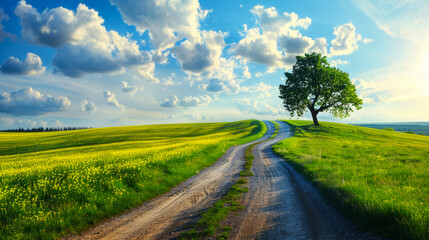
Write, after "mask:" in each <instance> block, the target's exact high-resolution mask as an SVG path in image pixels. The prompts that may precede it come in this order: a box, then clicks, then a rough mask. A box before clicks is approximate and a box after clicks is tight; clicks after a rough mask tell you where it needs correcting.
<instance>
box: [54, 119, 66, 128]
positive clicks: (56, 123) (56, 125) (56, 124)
mask: <svg viewBox="0 0 429 240" xmlns="http://www.w3.org/2000/svg"><path fill="white" fill-rule="evenodd" d="M63 126H64V123H63V122H61V121H60V120H55V127H63Z"/></svg>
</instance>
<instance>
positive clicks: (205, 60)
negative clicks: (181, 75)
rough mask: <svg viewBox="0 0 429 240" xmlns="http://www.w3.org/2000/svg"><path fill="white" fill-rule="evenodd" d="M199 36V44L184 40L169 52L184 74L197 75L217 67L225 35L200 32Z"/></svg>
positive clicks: (213, 32)
mask: <svg viewBox="0 0 429 240" xmlns="http://www.w3.org/2000/svg"><path fill="white" fill-rule="evenodd" d="M201 34H202V41H201V42H192V41H189V40H185V41H183V42H182V43H181V44H180V45H177V46H174V47H173V48H172V50H171V52H172V53H173V54H174V56H175V58H176V59H177V60H178V61H179V63H180V65H181V67H182V70H184V71H185V72H190V73H196V74H198V73H201V72H203V71H207V70H209V69H210V68H213V67H216V66H218V65H219V59H220V56H221V54H222V51H223V49H224V48H225V46H226V45H225V41H224V37H225V36H226V34H225V33H222V32H215V31H202V33H201Z"/></svg>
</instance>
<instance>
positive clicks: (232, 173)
mask: <svg viewBox="0 0 429 240" xmlns="http://www.w3.org/2000/svg"><path fill="white" fill-rule="evenodd" d="M267 127H268V131H267V133H266V134H265V136H264V137H262V138H261V139H259V140H257V141H255V142H258V141H263V140H267V139H269V138H270V136H271V135H272V134H273V133H274V125H273V124H272V123H271V124H268V125H267ZM252 143H254V142H251V143H247V144H243V145H238V146H234V147H231V148H230V149H228V151H227V152H226V153H225V155H224V156H222V157H221V158H220V159H219V160H218V161H217V162H216V163H215V164H214V165H213V166H211V167H209V168H206V169H204V170H203V171H201V172H200V173H199V174H198V175H196V176H194V177H192V178H190V179H188V180H187V181H186V182H184V183H182V184H180V185H179V186H177V187H176V188H174V189H172V190H171V191H170V192H169V193H167V194H164V195H161V196H159V197H157V198H155V199H153V200H151V201H148V202H146V203H145V204H143V205H142V206H141V207H138V208H135V209H132V210H130V211H128V212H127V213H125V214H122V215H120V216H117V217H115V218H113V219H111V220H109V221H106V222H103V223H101V224H99V225H97V226H96V227H94V228H92V229H90V230H89V231H87V232H84V233H83V234H81V235H75V236H70V237H66V238H65V239H172V238H176V237H178V236H179V234H180V232H181V231H182V230H183V227H184V226H186V225H187V224H189V223H191V222H195V221H196V220H197V218H198V216H199V215H198V214H199V212H201V211H203V210H205V209H207V208H208V207H210V206H211V205H213V203H214V202H216V201H217V200H219V199H220V198H221V197H222V196H223V195H224V194H226V192H227V190H228V189H229V187H230V186H231V185H232V184H233V183H234V180H236V179H238V177H239V172H240V171H241V170H243V161H242V159H243V158H244V150H245V149H246V147H247V146H249V145H250V144H252Z"/></svg>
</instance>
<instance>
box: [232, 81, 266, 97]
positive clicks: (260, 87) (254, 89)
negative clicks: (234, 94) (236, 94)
mask: <svg viewBox="0 0 429 240" xmlns="http://www.w3.org/2000/svg"><path fill="white" fill-rule="evenodd" d="M272 89H273V86H271V85H269V84H266V83H264V82H260V83H258V84H256V85H254V86H248V87H241V88H240V92H249V93H260V95H259V97H271V93H270V91H271V90H272Z"/></svg>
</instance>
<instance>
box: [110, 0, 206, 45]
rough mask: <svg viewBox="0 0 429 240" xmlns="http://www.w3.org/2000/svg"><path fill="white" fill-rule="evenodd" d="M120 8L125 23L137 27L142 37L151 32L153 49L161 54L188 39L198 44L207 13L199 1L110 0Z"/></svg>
mask: <svg viewBox="0 0 429 240" xmlns="http://www.w3.org/2000/svg"><path fill="white" fill-rule="evenodd" d="M110 2H111V3H112V4H113V5H115V6H117V7H118V9H119V12H120V13H121V15H122V17H123V19H124V21H125V23H127V24H128V25H134V26H135V27H136V29H137V30H138V31H139V32H140V33H141V34H142V33H144V32H145V31H149V36H150V39H151V43H152V46H153V47H154V48H155V49H156V50H158V51H162V50H165V49H168V48H171V47H173V45H174V43H176V42H177V41H179V40H181V39H183V38H187V39H189V40H190V41H199V39H200V34H199V27H200V23H199V22H200V20H202V19H204V17H205V16H206V15H207V13H208V11H205V10H202V9H201V8H200V4H199V2H198V0H174V1H168V0H161V1H159V0H147V1H139V0H110Z"/></svg>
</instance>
